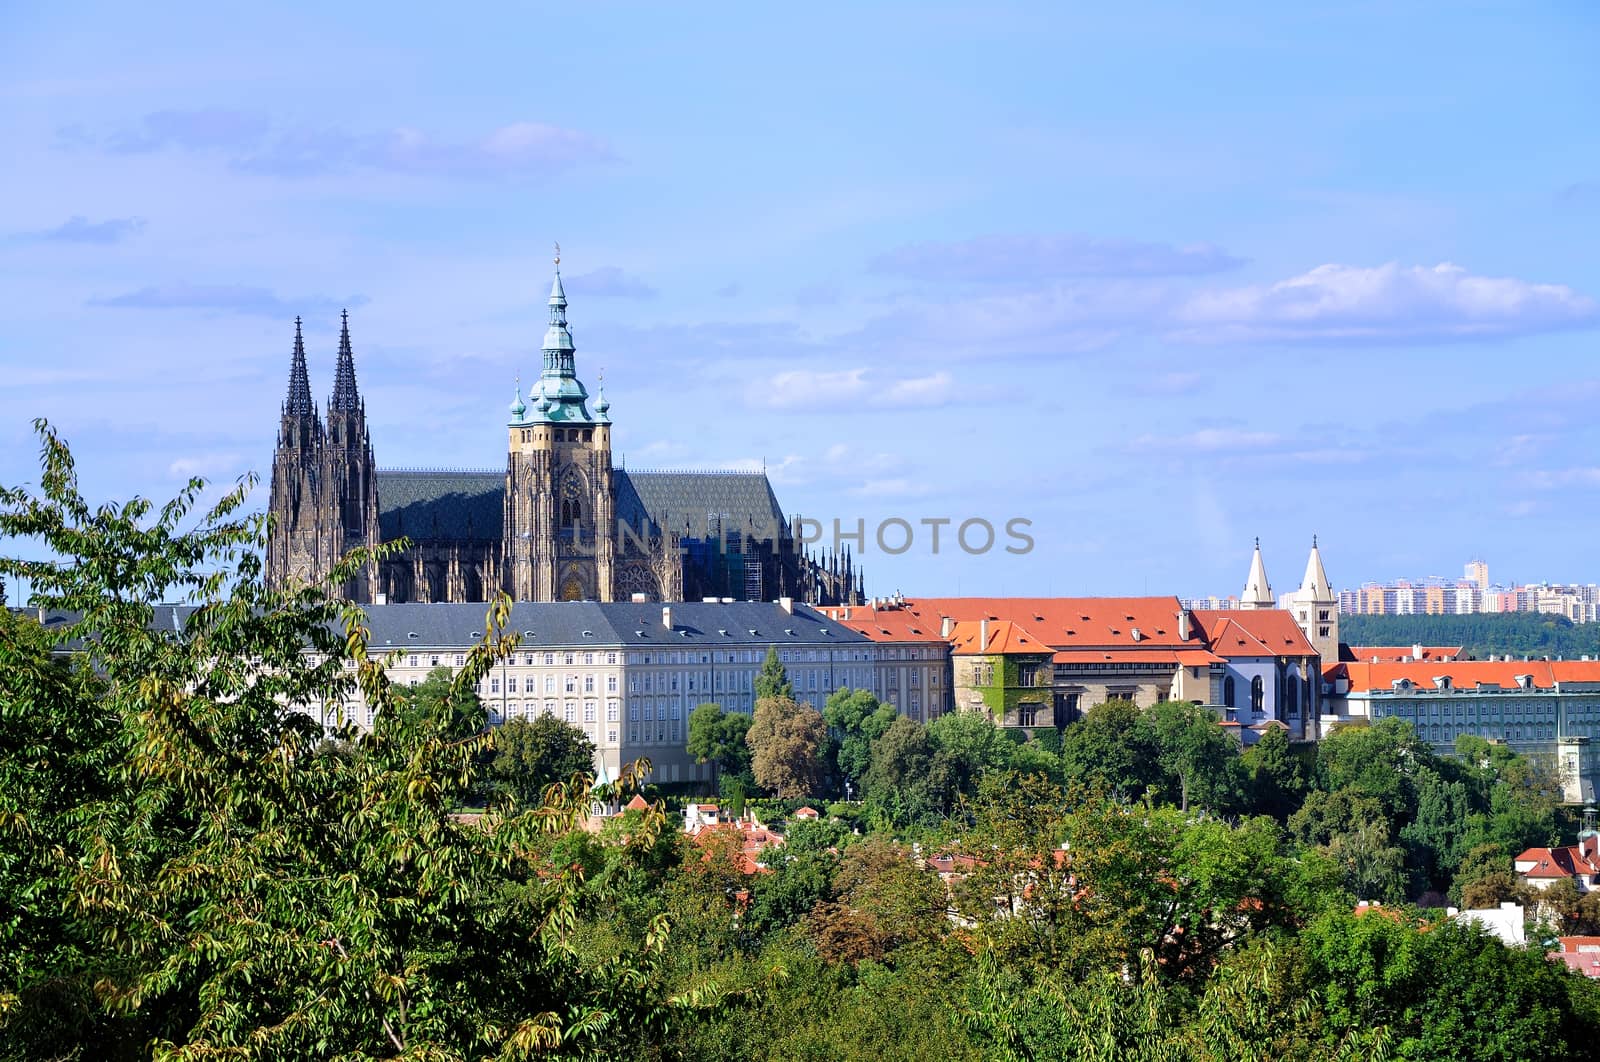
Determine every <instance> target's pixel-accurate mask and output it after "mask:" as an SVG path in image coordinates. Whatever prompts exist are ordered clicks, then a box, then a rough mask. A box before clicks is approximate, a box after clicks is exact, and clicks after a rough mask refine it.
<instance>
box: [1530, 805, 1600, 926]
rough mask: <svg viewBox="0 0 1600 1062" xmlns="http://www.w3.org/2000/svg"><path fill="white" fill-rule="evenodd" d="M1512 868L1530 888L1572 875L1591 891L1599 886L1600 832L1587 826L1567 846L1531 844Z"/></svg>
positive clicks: (1551, 883)
mask: <svg viewBox="0 0 1600 1062" xmlns="http://www.w3.org/2000/svg"><path fill="white" fill-rule="evenodd" d="M1511 868H1512V869H1513V870H1515V871H1516V872H1517V877H1518V878H1520V879H1522V881H1523V883H1524V884H1526V885H1528V886H1529V887H1530V888H1535V889H1548V888H1549V887H1550V886H1551V885H1553V884H1555V883H1556V882H1558V881H1560V880H1562V879H1563V878H1570V879H1571V880H1572V883H1573V884H1574V885H1576V886H1577V887H1578V891H1579V892H1588V891H1589V890H1590V889H1593V888H1596V887H1597V886H1600V834H1597V833H1595V832H1594V831H1593V830H1584V831H1583V832H1582V833H1580V834H1578V843H1577V844H1572V845H1567V846H1566V847H1565V848H1529V849H1528V850H1527V851H1525V852H1523V853H1522V854H1521V855H1519V856H1517V858H1516V859H1514V860H1512V861H1511ZM1573 939H1578V938H1573ZM1588 939H1600V938H1588ZM1597 950H1600V947H1597Z"/></svg>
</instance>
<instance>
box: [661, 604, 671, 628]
mask: <svg viewBox="0 0 1600 1062" xmlns="http://www.w3.org/2000/svg"><path fill="white" fill-rule="evenodd" d="M661 625H662V626H663V627H665V628H666V629H667V630H669V631H670V630H671V629H672V606H671V605H662V606H661Z"/></svg>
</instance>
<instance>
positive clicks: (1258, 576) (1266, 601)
mask: <svg viewBox="0 0 1600 1062" xmlns="http://www.w3.org/2000/svg"><path fill="white" fill-rule="evenodd" d="M1239 607H1240V608H1250V609H1255V608H1275V607H1277V603H1276V602H1275V601H1274V600H1273V598H1272V584H1271V583H1269V582H1268V581H1267V565H1266V562H1264V561H1263V560H1262V559H1261V540H1260V539H1259V538H1258V539H1256V551H1255V554H1254V555H1252V556H1251V558H1250V574H1249V575H1248V576H1246V577H1245V581H1244V593H1242V594H1240V595H1239Z"/></svg>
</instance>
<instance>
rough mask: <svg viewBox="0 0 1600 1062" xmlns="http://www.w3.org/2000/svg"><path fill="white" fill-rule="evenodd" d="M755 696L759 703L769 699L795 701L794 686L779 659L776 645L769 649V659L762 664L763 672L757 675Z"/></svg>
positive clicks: (770, 646)
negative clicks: (780, 698)
mask: <svg viewBox="0 0 1600 1062" xmlns="http://www.w3.org/2000/svg"><path fill="white" fill-rule="evenodd" d="M755 696H756V700H758V701H760V700H763V699H765V698H769V697H787V698H788V699H790V700H794V684H793V683H791V682H790V681H789V673H788V672H787V671H785V670H784V669H783V661H781V660H779V659H778V647H777V646H775V645H769V646H768V647H767V658H766V659H765V660H763V661H762V662H761V670H760V671H759V672H758V673H757V674H756V682H755Z"/></svg>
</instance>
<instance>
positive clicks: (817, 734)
mask: <svg viewBox="0 0 1600 1062" xmlns="http://www.w3.org/2000/svg"><path fill="white" fill-rule="evenodd" d="M827 738H828V725H827V724H826V723H824V722H823V720H822V713H821V712H818V711H817V710H816V709H815V708H812V707H810V706H809V705H801V704H796V703H795V702H794V701H793V700H791V699H790V698H788V697H763V698H762V699H761V700H758V701H757V702H756V710H755V717H754V718H753V719H752V720H751V722H750V730H749V732H748V733H747V734H746V735H745V740H746V743H747V744H749V746H750V760H751V769H752V770H753V771H754V773H755V780H756V784H757V785H759V786H761V787H763V788H765V789H770V790H772V791H773V792H775V793H776V794H777V795H778V796H779V797H783V798H790V797H803V796H808V795H810V794H812V793H815V792H817V791H818V790H819V789H820V788H821V782H822V766H823V764H822V757H821V753H822V746H823V742H825V741H826V740H827Z"/></svg>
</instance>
